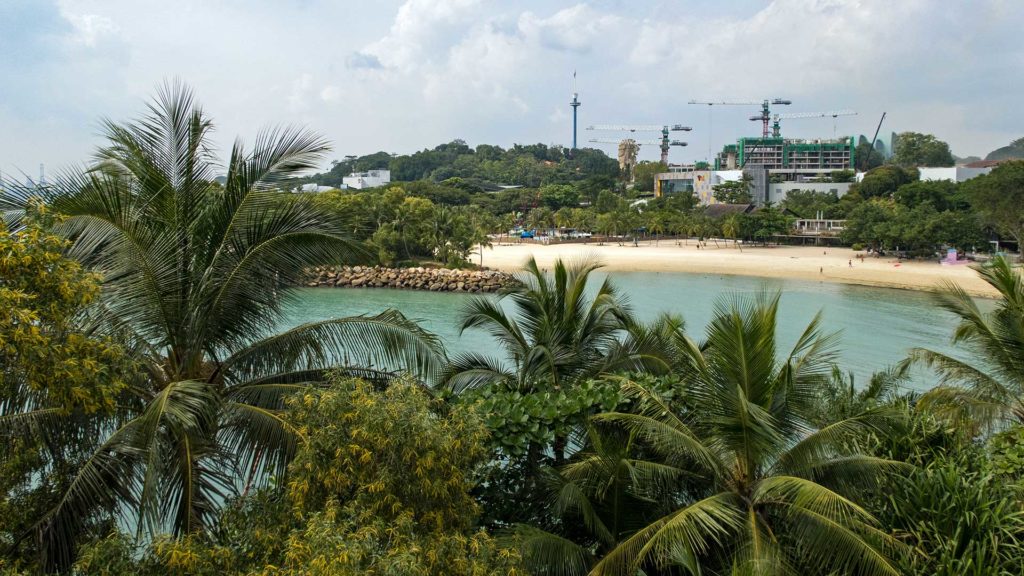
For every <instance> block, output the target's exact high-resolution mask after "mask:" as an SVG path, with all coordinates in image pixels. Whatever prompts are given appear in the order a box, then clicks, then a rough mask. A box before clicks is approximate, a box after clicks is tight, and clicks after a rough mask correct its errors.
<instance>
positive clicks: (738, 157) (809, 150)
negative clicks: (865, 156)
mask: <svg viewBox="0 0 1024 576" xmlns="http://www.w3.org/2000/svg"><path fill="white" fill-rule="evenodd" d="M855 146H856V145H855V142H854V139H853V137H848V138H837V139H833V140H825V139H820V140H793V139H789V138H776V137H771V136H769V137H768V138H740V139H739V140H737V141H736V144H729V145H727V146H725V147H724V148H722V151H721V152H719V153H718V155H717V156H716V157H715V163H714V169H715V170H738V169H742V168H744V167H746V166H760V167H761V168H765V169H767V170H770V171H771V173H772V174H773V175H776V174H778V175H779V176H781V177H782V178H783V179H785V180H797V179H799V177H800V176H807V175H809V174H813V173H815V172H831V171H834V170H853V166H854V156H853V152H854V148H855Z"/></svg>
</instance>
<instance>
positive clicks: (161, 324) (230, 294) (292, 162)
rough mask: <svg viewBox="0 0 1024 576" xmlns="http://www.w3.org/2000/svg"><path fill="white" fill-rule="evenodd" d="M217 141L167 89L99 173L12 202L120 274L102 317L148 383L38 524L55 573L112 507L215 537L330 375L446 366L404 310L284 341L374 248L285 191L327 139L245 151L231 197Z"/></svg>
mask: <svg viewBox="0 0 1024 576" xmlns="http://www.w3.org/2000/svg"><path fill="white" fill-rule="evenodd" d="M211 129H212V124H211V122H210V121H209V120H208V119H207V118H206V117H205V116H204V115H203V113H202V111H201V108H200V107H199V106H198V104H196V103H195V102H194V100H193V98H192V95H191V93H190V92H189V91H188V90H187V89H186V88H184V87H183V86H181V85H178V84H174V85H167V86H165V87H164V88H163V89H162V90H161V91H160V93H159V97H158V98H157V101H156V102H154V103H153V104H152V106H151V107H150V108H149V111H148V113H147V116H146V117H144V118H143V119H141V120H139V121H137V122H133V123H128V124H115V123H113V122H107V123H106V124H105V130H106V136H107V140H108V144H107V146H105V147H104V148H101V149H100V150H99V151H98V152H97V158H98V164H97V165H96V166H95V167H94V168H93V169H91V170H89V171H87V172H84V173H68V174H66V175H65V176H62V177H61V178H60V179H58V180H57V181H55V182H54V183H53V184H52V185H51V186H50V187H48V188H43V189H39V190H36V189H30V190H13V191H9V193H12V194H13V195H14V196H15V198H13V199H10V198H8V199H6V200H7V201H8V203H14V202H16V201H21V202H22V203H23V205H24V203H27V202H28V201H29V199H30V198H31V197H32V196H33V195H36V194H39V195H41V196H42V198H43V200H44V201H45V202H46V204H47V205H48V207H49V208H50V209H51V210H53V211H54V212H55V213H59V214H62V215H63V219H62V221H60V222H59V223H55V224H54V227H53V230H54V232H55V233H57V234H58V235H60V236H62V237H63V238H65V239H67V240H70V241H71V244H70V246H69V247H68V249H67V252H68V254H70V255H72V256H74V257H76V258H77V259H79V260H80V261H83V262H87V263H88V264H89V265H90V266H95V267H96V268H97V269H99V270H103V271H104V272H106V273H107V278H106V281H105V283H104V286H103V291H102V293H101V296H100V299H99V301H98V302H97V305H95V306H92V307H90V310H89V312H90V315H91V316H92V318H90V320H91V321H92V322H94V323H95V326H96V327H97V329H98V330H101V331H103V332H106V333H109V334H113V335H118V336H119V337H121V338H123V339H124V340H125V341H126V342H127V343H128V344H127V346H128V348H129V349H130V350H131V352H132V355H133V358H134V359H135V360H136V361H137V362H138V363H139V364H140V366H141V368H140V373H141V374H142V375H143V379H144V381H143V382H140V383H138V385H136V386H133V387H132V389H131V391H130V392H131V394H130V396H129V398H130V401H127V402H125V403H124V404H123V405H119V408H120V409H121V410H120V411H119V413H118V414H116V415H115V417H113V418H111V419H110V420H107V421H105V422H103V425H102V426H98V430H97V432H96V438H98V439H99V440H98V441H97V443H96V449H95V450H94V451H92V452H91V453H90V454H88V456H87V457H86V458H83V459H82V460H81V461H80V462H75V464H76V466H75V468H74V471H73V473H72V474H70V475H69V477H68V478H67V479H66V484H65V485H64V486H63V487H64V489H65V490H64V492H63V494H62V497H61V499H60V500H59V503H58V505H56V506H54V507H53V508H52V510H50V511H49V513H48V514H47V515H46V517H44V518H41V519H39V520H40V527H41V532H42V533H41V534H39V535H38V541H39V542H41V543H42V544H41V545H42V547H43V548H44V549H45V557H44V561H45V564H44V566H43V567H44V568H45V569H60V568H64V567H66V566H67V565H68V564H69V563H70V561H71V559H72V552H73V546H74V543H75V539H76V538H78V537H80V536H81V535H83V530H82V526H83V525H84V524H87V523H88V522H91V521H94V520H95V519H97V518H100V517H102V512H103V511H104V510H106V511H107V512H108V513H111V514H114V515H115V517H117V518H118V519H119V520H122V521H124V522H127V523H129V524H130V525H133V526H138V528H139V531H140V533H144V534H156V533H161V532H169V533H171V534H173V535H176V536H178V535H185V534H188V533H192V532H202V531H206V530H209V529H211V528H212V527H213V524H214V522H215V521H216V518H217V514H216V511H217V509H218V508H219V507H220V506H221V504H222V503H223V502H224V501H225V500H226V499H227V498H228V497H230V496H231V495H232V494H233V492H234V491H235V490H236V489H237V488H238V487H239V486H241V485H246V484H250V483H251V484H253V485H255V486H257V487H258V486H261V485H264V484H265V483H266V482H267V481H268V480H269V478H270V477H271V476H273V475H275V474H276V475H280V474H282V473H283V471H284V469H285V466H286V465H287V463H288V461H289V459H290V458H291V456H292V455H293V453H294V449H295V438H294V436H293V434H292V431H291V430H290V428H289V427H288V426H287V424H286V423H285V422H284V421H283V420H282V419H281V416H280V410H281V408H282V407H283V406H282V402H283V398H284V396H285V395H287V394H290V393H292V392H293V391H294V390H295V389H296V387H302V386H305V385H309V383H316V382H322V381H323V379H324V373H325V371H326V370H328V369H332V368H335V367H339V365H340V364H342V363H345V364H346V365H348V366H350V367H353V368H354V367H370V368H373V369H377V370H394V369H406V368H408V369H411V370H413V371H415V372H417V373H420V374H421V375H422V376H424V377H426V378H429V377H430V372H432V371H434V370H436V367H437V352H438V344H437V342H436V341H435V340H434V339H433V337H431V336H430V335H428V334H425V333H424V332H422V331H421V330H420V329H419V328H418V327H417V326H415V325H414V324H413V323H411V322H409V321H407V320H406V319H405V318H404V317H402V316H401V315H400V314H398V313H397V312H394V311H386V312H383V313H381V314H379V315H377V316H365V317H356V318H342V319H334V320H325V321H320V322H313V323H310V324H305V325H301V326H297V327H295V328H292V329H290V330H288V331H287V332H284V333H275V330H276V329H277V327H278V326H279V325H280V324H279V323H280V321H281V319H282V315H283V310H284V308H283V305H284V302H285V301H286V299H287V298H288V296H289V295H290V294H291V291H292V290H293V288H294V286H295V285H296V284H298V283H299V281H300V280H301V279H303V278H304V277H305V274H306V270H307V269H308V268H309V267H311V266H317V265H324V264H330V263H336V262H342V261H344V258H345V257H346V256H348V255H351V254H354V253H358V252H359V248H358V246H357V245H356V243H355V242H353V241H352V240H351V239H350V238H348V237H346V236H345V235H343V233H342V230H343V228H342V226H341V224H340V223H339V222H338V221H336V220H334V219H333V218H332V217H331V215H330V214H329V213H326V212H325V211H323V210H321V209H320V208H319V207H318V206H317V204H316V201H315V199H314V198H313V197H312V196H311V195H307V194H288V193H282V192H278V191H275V190H273V189H272V186H273V184H275V183H277V182H280V181H281V180H282V179H284V178H287V177H289V176H292V175H294V174H295V173H298V172H301V171H304V170H308V169H309V168H311V167H312V166H314V165H316V164H317V163H318V162H319V161H320V159H321V157H322V154H323V152H324V151H325V150H326V145H325V144H324V142H323V141H322V140H321V139H320V138H318V137H316V136H314V135H311V134H308V133H306V132H303V131H298V130H287V129H283V130H270V131H266V132H262V133H261V134H260V135H259V137H258V138H257V140H256V145H255V148H254V150H252V151H249V152H247V151H246V150H245V149H244V148H243V146H242V144H241V143H240V142H239V143H237V144H236V145H235V147H234V148H233V150H232V153H231V160H230V163H229V164H228V166H227V177H226V181H225V185H224V186H223V187H222V186H220V185H215V184H211V182H212V181H213V176H214V173H215V170H218V169H219V168H217V164H216V162H215V160H214V158H213V157H212V156H211V155H210V153H209V150H210V149H211V148H212V146H211V145H210V143H209V134H210V131H211ZM239 471H242V472H239Z"/></svg>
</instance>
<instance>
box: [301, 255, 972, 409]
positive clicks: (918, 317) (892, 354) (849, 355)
mask: <svg viewBox="0 0 1024 576" xmlns="http://www.w3.org/2000/svg"><path fill="white" fill-rule="evenodd" d="M611 276H612V280H613V281H614V282H615V284H616V285H617V286H618V287H619V288H620V289H621V292H622V293H623V294H626V295H628V301H629V303H630V305H631V306H632V307H633V309H634V311H635V312H636V313H637V315H638V316H639V317H640V318H641V319H644V320H651V319H653V318H655V317H656V316H657V315H658V314H659V313H661V312H671V313H675V314H681V315H682V316H683V318H684V319H685V320H686V326H687V329H688V330H689V331H690V332H691V333H692V334H695V335H700V334H701V333H703V330H704V327H705V326H706V324H707V322H708V321H709V320H710V319H711V315H712V310H713V306H714V303H715V301H716V300H717V299H719V298H721V297H723V296H727V295H732V294H741V295H743V294H746V295H750V296H754V295H756V294H757V293H758V292H760V291H761V290H764V289H766V288H767V289H768V290H781V291H782V303H781V310H780V318H779V331H780V341H781V343H782V344H783V345H785V346H789V345H792V343H793V342H795V340H796V338H797V337H798V336H799V335H800V333H801V332H802V331H803V329H804V328H805V327H806V326H807V323H808V322H810V321H811V319H812V318H813V317H814V315H815V314H816V313H818V312H819V311H821V312H822V313H823V316H824V326H825V328H826V329H827V330H828V331H840V333H841V336H840V348H841V359H842V360H841V367H842V368H843V369H844V370H848V371H853V372H854V374H855V375H856V377H857V381H858V382H865V381H866V378H867V377H868V376H870V374H871V373H873V372H875V371H878V370H881V369H883V368H885V367H886V366H888V365H890V364H894V363H896V362H899V361H900V360H902V359H903V358H904V357H905V356H906V352H907V350H908V349H910V348H913V347H916V346H921V347H928V348H932V349H935V350H938V351H943V352H952V351H953V348H952V347H951V346H950V345H949V337H950V335H951V334H952V331H953V328H954V326H955V324H956V322H955V319H954V318H953V317H952V316H951V315H950V314H948V313H946V312H944V311H942V310H938V309H936V308H935V306H934V305H933V304H932V302H931V300H930V298H929V296H928V295H927V294H924V293H920V292H911V291H906V290H894V289H887V288H870V287H863V286H849V285H843V284H833V283H828V282H813V281H803V280H780V279H763V278H752V277H746V276H719V275H711V274H683V273H656V272H633V273H614V274H612V275H611ZM470 297H471V296H470V295H468V294H452V293H436V292H418V291H411V290H410V291H405V290H388V289H344V288H304V289H302V290H301V291H300V293H299V299H298V301H297V302H296V303H294V304H293V305H291V306H290V307H289V309H288V322H287V323H288V324H289V325H294V324H299V323H302V322H310V321H314V320H322V319H326V318H333V317H339V316H351V315H356V314H373V313H376V312H379V311H381V310H383V309H385V308H389V307H393V308H397V309H398V310H400V311H401V312H402V313H404V314H405V315H406V316H407V317H409V318H412V319H415V320H418V321H420V322H421V324H422V325H423V327H424V328H426V329H428V330H430V331H432V332H434V333H435V334H437V335H439V336H440V337H441V338H442V340H443V341H444V342H445V343H446V346H447V348H448V350H449V351H450V352H458V351H463V350H467V349H471V348H475V349H477V350H480V349H484V350H485V351H488V352H489V351H490V350H487V348H488V347H489V346H490V341H489V338H488V337H487V336H486V335H483V334H481V333H479V332H467V333H466V334H464V335H461V336H460V335H459V334H458V317H459V312H460V309H461V308H462V306H463V305H464V304H465V302H466V301H467V300H468V299H469V298H470ZM931 380H932V379H931V378H930V376H929V375H928V374H925V373H923V372H919V373H917V374H916V375H915V378H914V383H913V387H914V388H919V389H920V388H926V387H929V386H930V385H931V383H932V382H931Z"/></svg>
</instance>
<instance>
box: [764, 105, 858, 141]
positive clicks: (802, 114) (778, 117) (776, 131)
mask: <svg viewBox="0 0 1024 576" xmlns="http://www.w3.org/2000/svg"><path fill="white" fill-rule="evenodd" d="M856 115H857V113H856V112H854V111H853V110H832V111H829V112H794V113H789V114H775V115H774V116H773V117H772V119H773V122H772V136H773V137H775V138H778V137H780V136H781V135H782V131H781V129H780V127H779V120H781V119H796V118H828V117H829V116H831V117H832V137H833V138H835V136H836V123H835V119H836V118H838V117H840V116H856ZM750 119H751V120H760V119H761V117H760V116H752V117H751V118H750Z"/></svg>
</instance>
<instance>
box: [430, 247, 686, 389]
mask: <svg viewBox="0 0 1024 576" xmlns="http://www.w3.org/2000/svg"><path fill="white" fill-rule="evenodd" d="M600 267H601V264H600V263H599V262H598V261H596V260H593V259H584V260H580V261H577V262H573V263H566V262H565V261H563V260H558V261H556V262H555V265H554V268H553V271H552V273H551V274H550V275H549V274H547V273H545V272H544V271H543V270H541V268H540V266H538V265H537V261H536V260H534V259H533V258H532V257H531V258H530V259H529V260H527V262H526V264H525V265H524V267H523V270H524V272H525V275H524V276H523V277H522V278H521V280H522V282H521V283H518V284H516V285H515V286H513V287H511V288H509V289H508V290H506V291H505V292H504V294H503V296H502V298H503V299H507V300H509V301H511V304H512V310H511V311H509V310H506V308H504V307H503V306H502V305H501V302H499V301H495V300H493V299H490V298H485V297H478V298H474V299H473V300H471V301H470V303H469V304H468V305H467V306H466V308H465V310H464V311H463V314H462V321H461V325H460V330H461V331H462V332H465V331H466V330H470V329H477V330H483V331H485V332H487V333H488V334H490V336H491V337H492V338H494V340H495V341H496V342H497V346H498V348H499V349H500V350H501V351H502V352H503V353H504V358H500V357H496V356H488V355H485V354H481V353H478V352H469V353H463V354H459V355H457V356H455V357H454V358H453V359H452V361H451V364H450V365H449V367H448V370H447V377H446V378H447V381H448V385H449V386H450V387H451V388H452V389H453V390H455V391H457V392H460V391H462V390H465V389H468V388H475V387H479V386H485V385H498V386H501V387H503V388H505V389H507V390H518V391H520V392H524V393H525V392H535V391H538V390H557V389H559V388H562V387H565V386H571V385H572V384H573V383H574V382H579V381H580V380H583V379H586V378H592V377H596V376H598V375H600V374H604V373H610V372H614V371H619V370H645V369H652V370H656V369H667V368H668V366H669V364H670V362H671V358H669V357H667V355H665V354H664V353H663V352H664V350H663V349H662V348H659V346H657V344H660V343H661V342H662V340H663V339H662V338H659V337H658V336H661V335H662V334H661V332H662V331H660V330H656V329H650V328H646V327H643V326H641V325H640V324H639V323H638V322H637V321H636V319H635V318H634V316H633V314H632V311H631V310H630V308H629V307H628V306H627V305H626V304H625V303H624V302H623V300H622V299H621V297H620V296H619V294H618V290H617V289H616V288H615V286H614V285H613V284H612V282H611V281H610V280H609V279H605V280H604V282H602V283H601V285H600V287H599V288H598V289H597V292H596V293H595V294H594V295H593V296H591V295H590V294H588V292H587V287H588V284H589V281H590V279H591V274H592V273H593V272H594V271H596V270H597V269H599V268H600Z"/></svg>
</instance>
